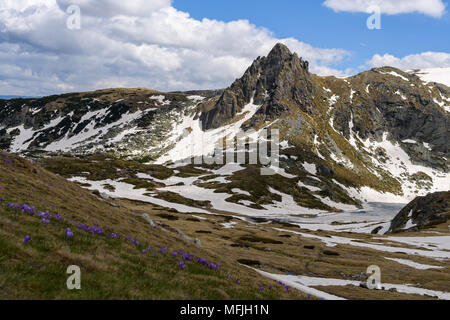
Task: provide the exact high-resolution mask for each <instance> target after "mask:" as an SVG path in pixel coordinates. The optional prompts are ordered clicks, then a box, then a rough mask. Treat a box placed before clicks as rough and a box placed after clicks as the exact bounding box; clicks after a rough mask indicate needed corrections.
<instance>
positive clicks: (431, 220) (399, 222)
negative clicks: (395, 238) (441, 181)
mask: <svg viewBox="0 0 450 320" xmlns="http://www.w3.org/2000/svg"><path fill="white" fill-rule="evenodd" d="M449 218H450V191H447V192H436V193H432V194H429V195H427V196H425V197H417V198H416V199H414V200H413V201H412V202H410V203H409V204H408V205H407V206H406V207H405V208H403V209H402V210H401V211H400V212H399V214H398V215H397V216H396V217H395V218H394V219H393V220H392V223H391V227H390V229H389V232H388V233H394V232H400V231H405V228H406V226H407V223H408V221H410V220H411V222H412V225H414V227H411V228H408V230H406V231H418V230H420V229H422V228H425V227H428V226H431V225H435V224H440V223H445V222H447V221H448V219H449Z"/></svg>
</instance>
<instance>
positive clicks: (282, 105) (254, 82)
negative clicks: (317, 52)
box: [201, 44, 314, 130]
mask: <svg viewBox="0 0 450 320" xmlns="http://www.w3.org/2000/svg"><path fill="white" fill-rule="evenodd" d="M308 68H309V64H308V62H306V61H303V60H302V59H301V58H299V57H298V56H297V54H295V53H294V54H292V53H291V52H290V51H289V49H288V48H287V47H286V46H285V45H283V44H277V45H276V46H275V47H274V48H273V49H272V51H271V52H270V53H269V55H268V56H267V57H264V58H260V57H259V58H258V59H256V60H255V61H254V62H253V64H252V65H251V67H250V68H249V69H247V71H246V72H245V74H244V76H243V77H242V78H240V79H238V80H236V81H235V82H234V83H233V84H232V85H231V87H229V88H228V89H226V90H225V91H224V93H223V94H222V96H221V97H220V99H219V100H218V102H217V104H216V105H215V107H214V108H213V109H212V110H210V111H208V112H205V113H203V114H202V115H201V120H202V125H203V129H204V130H208V129H216V128H219V127H220V126H222V125H224V124H226V123H228V122H229V121H230V120H232V119H233V118H234V117H235V116H236V115H237V114H238V113H239V112H241V111H242V109H243V107H244V106H245V105H247V104H248V103H250V102H251V99H252V98H254V104H256V105H262V107H261V108H260V109H259V110H258V112H257V114H256V116H255V119H253V120H256V119H259V120H273V119H276V118H277V117H279V116H280V115H281V114H283V113H285V112H287V111H288V110H289V109H291V108H293V107H296V108H301V109H302V110H303V111H311V109H312V97H313V95H314V87H313V84H312V81H311V78H310V74H309V71H308Z"/></svg>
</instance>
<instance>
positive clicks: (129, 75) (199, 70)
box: [0, 0, 349, 95]
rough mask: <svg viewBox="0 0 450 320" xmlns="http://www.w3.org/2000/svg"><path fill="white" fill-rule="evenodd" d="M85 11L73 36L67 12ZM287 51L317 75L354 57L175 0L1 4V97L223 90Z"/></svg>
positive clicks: (6, 0)
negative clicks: (273, 53) (201, 15)
mask: <svg viewBox="0 0 450 320" xmlns="http://www.w3.org/2000/svg"><path fill="white" fill-rule="evenodd" d="M72 4H75V5H78V6H79V7H80V8H81V14H82V15H81V18H82V19H81V22H82V27H81V29H80V30H69V29H68V28H67V27H66V21H67V19H68V17H69V14H68V13H66V10H67V7H68V6H69V5H72ZM277 42H283V43H285V44H287V45H288V46H289V47H290V48H291V50H293V51H296V52H297V53H298V54H299V56H301V57H303V58H305V59H307V60H309V61H310V64H311V70H312V71H313V72H316V73H319V74H327V75H328V74H337V75H341V72H339V71H338V70H335V69H334V68H333V66H334V65H336V63H339V62H340V61H342V60H343V59H344V58H346V57H347V56H348V55H349V54H348V52H346V51H345V50H341V49H322V48H316V47H313V46H311V45H309V44H307V43H303V42H301V41H298V40H296V39H292V38H289V39H278V38H276V37H275V36H274V35H273V34H272V33H271V32H270V31H269V30H267V29H265V28H259V27H256V26H255V25H253V24H251V23H250V22H249V21H247V20H236V21H231V22H222V21H217V20H211V19H202V20H196V19H194V18H192V17H190V15H189V14H188V13H186V12H182V11H179V10H177V9H175V8H174V7H173V6H172V5H171V0H152V1H147V0H137V1H124V0H97V1H88V0H0V83H1V84H2V85H1V86H0V91H1V92H0V94H26V95H44V94H49V93H54V92H60V91H74V90H80V91H81V90H93V89H100V88H105V87H118V86H120V87H149V88H155V89H159V90H187V89H203V88H222V87H226V86H228V85H229V84H230V83H231V82H232V81H233V80H234V79H235V78H237V77H239V76H240V75H241V74H242V73H243V72H244V71H245V69H246V68H247V67H248V66H249V65H250V63H251V62H252V61H253V59H255V58H256V57H257V56H263V55H266V54H267V53H268V52H269V51H270V49H271V48H272V47H273V46H274V45H275V44H276V43H277Z"/></svg>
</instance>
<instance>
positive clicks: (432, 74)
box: [408, 67, 450, 87]
mask: <svg viewBox="0 0 450 320" xmlns="http://www.w3.org/2000/svg"><path fill="white" fill-rule="evenodd" d="M408 72H409V73H412V74H415V75H417V76H418V77H420V78H421V79H422V80H423V81H426V82H437V83H442V84H445V85H446V86H447V87H450V67H447V68H429V69H421V70H410V71H408Z"/></svg>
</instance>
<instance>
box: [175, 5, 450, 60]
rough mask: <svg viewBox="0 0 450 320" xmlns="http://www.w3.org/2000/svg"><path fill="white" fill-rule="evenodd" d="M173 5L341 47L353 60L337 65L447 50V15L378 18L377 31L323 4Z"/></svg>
mask: <svg viewBox="0 0 450 320" xmlns="http://www.w3.org/2000/svg"><path fill="white" fill-rule="evenodd" d="M173 6H174V7H175V8H177V9H179V10H182V11H186V12H189V14H190V15H191V16H192V17H194V18H196V19H199V20H201V19H203V18H209V19H217V20H221V21H233V20H237V19H247V20H249V22H250V23H252V24H255V25H256V26H258V27H264V28H267V29H269V30H270V31H272V32H273V33H274V34H275V36H276V37H278V38H288V37H293V38H296V39H298V40H300V41H304V42H306V43H309V44H312V45H313V46H315V47H322V48H343V49H345V50H348V51H350V52H351V54H352V56H351V57H349V58H347V59H345V60H344V61H343V63H342V64H340V65H339V66H340V67H341V68H343V69H345V68H355V69H356V68H358V67H359V66H362V65H364V64H365V62H366V61H367V60H369V59H370V58H372V56H373V55H374V54H377V53H378V54H382V55H383V54H386V53H389V54H392V55H394V56H400V57H403V56H407V55H411V54H417V53H421V52H426V51H433V52H450V15H449V14H448V13H445V14H444V15H443V16H442V17H440V18H435V17H431V16H427V15H424V14H421V13H409V14H398V15H387V14H385V15H383V14H382V16H381V23H382V29H381V30H369V29H368V28H367V26H366V21H367V19H368V17H369V16H370V15H371V14H367V13H352V12H338V13H336V12H334V11H333V10H332V9H330V8H328V7H325V6H324V5H323V1H317V0H313V1H310V0H308V1H304V0H303V1H291V0H279V1H271V0H245V1H242V0H241V1H240V0H227V1H210V0H195V1H192V0H175V1H174V3H173Z"/></svg>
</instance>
